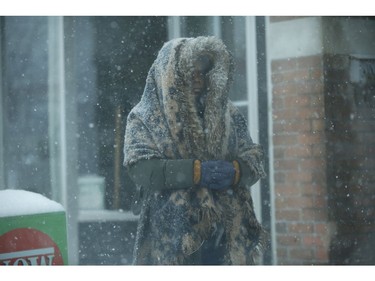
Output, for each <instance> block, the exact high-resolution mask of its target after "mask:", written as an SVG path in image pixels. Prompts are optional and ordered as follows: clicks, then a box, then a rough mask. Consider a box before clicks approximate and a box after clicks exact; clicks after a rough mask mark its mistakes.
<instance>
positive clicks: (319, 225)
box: [271, 56, 330, 264]
mask: <svg viewBox="0 0 375 281" xmlns="http://www.w3.org/2000/svg"><path fill="white" fill-rule="evenodd" d="M271 75H272V93H273V128H274V135H273V144H274V180H275V209H276V210H275V212H276V214H275V215H276V216H275V220H276V222H275V223H276V243H277V249H276V251H277V259H278V264H326V263H328V259H329V241H330V224H329V222H328V208H327V204H328V200H327V199H328V197H327V185H326V182H327V181H326V177H327V175H326V150H325V140H326V136H325V121H324V120H325V111H324V91H323V89H324V80H323V58H322V56H308V57H300V58H294V59H282V60H273V61H272V65H271Z"/></svg>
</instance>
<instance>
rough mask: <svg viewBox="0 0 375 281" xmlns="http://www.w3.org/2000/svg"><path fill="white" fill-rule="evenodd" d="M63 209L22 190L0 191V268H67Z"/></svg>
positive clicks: (37, 195)
mask: <svg viewBox="0 0 375 281" xmlns="http://www.w3.org/2000/svg"><path fill="white" fill-rule="evenodd" d="M67 264H68V251H67V232H66V216H65V210H64V208H63V207H62V205H60V204H59V203H57V202H55V201H52V200H50V199H48V198H46V197H44V196H42V195H40V194H37V193H33V192H29V191H25V190H9V189H8V190H0V265H67Z"/></svg>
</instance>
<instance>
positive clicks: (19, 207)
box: [0, 189, 64, 218]
mask: <svg viewBox="0 0 375 281" xmlns="http://www.w3.org/2000/svg"><path fill="white" fill-rule="evenodd" d="M61 211H64V208H63V206H62V205H61V204H59V203H57V202H55V201H52V200H50V199H48V198H46V197H44V196H43V195H41V194H38V193H34V192H30V191H26V190H15V189H6V190H0V218H1V217H13V216H21V215H34V214H40V213H53V212H61Z"/></svg>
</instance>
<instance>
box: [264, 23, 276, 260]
mask: <svg viewBox="0 0 375 281" xmlns="http://www.w3.org/2000/svg"><path fill="white" fill-rule="evenodd" d="M269 31H270V23H269V17H266V18H265V32H266V54H268V55H267V62H266V63H267V70H268V71H267V73H268V75H267V88H268V91H267V100H268V106H267V108H268V136H269V138H268V165H269V169H268V173H269V174H268V177H269V189H270V227H271V251H272V253H271V254H272V264H277V252H276V246H277V245H276V219H275V180H274V167H273V159H274V156H273V137H272V136H273V122H272V120H273V117H272V79H271V75H272V68H271V58H270V51H269V50H270V48H271V45H270V44H269V43H268V42H269V40H268V38H269Z"/></svg>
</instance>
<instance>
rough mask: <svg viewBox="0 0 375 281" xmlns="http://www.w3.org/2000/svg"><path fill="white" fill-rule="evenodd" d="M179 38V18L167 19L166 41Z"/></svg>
mask: <svg viewBox="0 0 375 281" xmlns="http://www.w3.org/2000/svg"><path fill="white" fill-rule="evenodd" d="M179 37H181V24H180V17H178V16H172V17H168V40H171V39H173V38H179Z"/></svg>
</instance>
